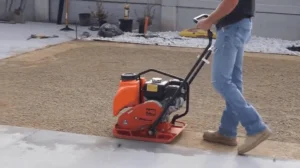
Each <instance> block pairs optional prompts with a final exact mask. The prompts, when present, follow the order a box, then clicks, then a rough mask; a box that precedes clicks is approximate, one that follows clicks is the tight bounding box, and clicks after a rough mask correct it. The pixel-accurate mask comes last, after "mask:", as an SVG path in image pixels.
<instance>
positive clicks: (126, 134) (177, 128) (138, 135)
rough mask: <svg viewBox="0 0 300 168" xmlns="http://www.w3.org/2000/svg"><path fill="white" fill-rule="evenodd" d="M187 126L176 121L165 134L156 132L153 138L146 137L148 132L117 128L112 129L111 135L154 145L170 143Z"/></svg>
mask: <svg viewBox="0 0 300 168" xmlns="http://www.w3.org/2000/svg"><path fill="white" fill-rule="evenodd" d="M186 126H187V124H186V123H184V122H180V121H176V122H175V124H174V125H172V126H171V128H170V129H169V130H168V131H166V132H159V131H158V132H157V133H156V135H155V136H150V135H148V130H143V131H131V130H126V129H119V128H117V126H115V127H114V129H113V135H114V136H115V137H116V138H120V139H131V140H138V141H147V142H156V143H171V142H172V141H173V140H174V139H175V138H176V137H177V136H178V135H179V134H180V133H181V132H182V131H183V130H184V129H185V127H186Z"/></svg>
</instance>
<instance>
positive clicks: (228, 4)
mask: <svg viewBox="0 0 300 168" xmlns="http://www.w3.org/2000/svg"><path fill="white" fill-rule="evenodd" d="M238 2H239V0H223V1H222V2H221V3H220V4H219V6H218V7H217V9H216V10H215V11H213V12H212V13H211V14H210V15H209V17H208V18H207V19H208V20H210V22H211V23H213V24H216V23H217V22H218V21H219V20H220V19H222V18H223V17H224V16H226V15H228V14H229V13H230V12H231V11H233V9H234V8H235V7H236V6H237V4H238Z"/></svg>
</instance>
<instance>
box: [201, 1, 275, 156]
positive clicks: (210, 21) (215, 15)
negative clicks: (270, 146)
mask: <svg viewBox="0 0 300 168" xmlns="http://www.w3.org/2000/svg"><path fill="white" fill-rule="evenodd" d="M254 13H255V0H223V1H222V2H220V4H219V5H218V7H217V8H216V9H215V10H214V11H213V12H212V13H211V14H210V15H209V17H207V18H205V19H201V20H200V21H199V22H198V24H197V28H199V29H202V30H209V29H210V28H211V27H212V25H215V26H216V30H217V39H216V41H215V44H214V47H213V62H212V85H213V87H214V88H215V90H216V91H217V92H218V93H219V94H220V95H221V96H222V97H223V99H224V100H225V104H226V107H225V109H224V111H223V114H222V117H221V123H220V126H219V128H218V129H217V130H215V131H213V130H208V131H206V132H204V134H203V139H204V140H206V141H209V142H213V143H220V144H223V145H229V146H237V138H236V137H237V127H238V124H239V122H240V123H241V125H242V126H243V127H244V128H245V130H246V132H247V135H246V138H245V142H244V143H243V144H242V145H240V146H238V154H244V153H246V152H248V151H250V150H252V149H254V148H255V147H257V146H258V145H259V144H260V143H262V142H263V141H265V140H266V139H268V138H269V136H270V135H271V134H272V131H271V129H270V128H269V127H268V126H267V125H266V124H265V123H264V121H263V119H262V117H261V116H260V114H259V113H258V111H257V110H256V109H255V107H254V106H253V105H252V104H250V103H249V102H247V100H245V98H244V96H243V59H244V58H243V57H244V46H245V44H246V43H247V42H248V41H249V39H250V37H251V30H252V18H253V17H254Z"/></svg>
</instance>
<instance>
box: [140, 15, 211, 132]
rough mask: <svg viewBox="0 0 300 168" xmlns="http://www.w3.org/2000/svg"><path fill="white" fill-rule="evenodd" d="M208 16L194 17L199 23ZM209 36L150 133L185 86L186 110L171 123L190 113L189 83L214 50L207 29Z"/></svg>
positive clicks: (208, 32)
mask: <svg viewBox="0 0 300 168" xmlns="http://www.w3.org/2000/svg"><path fill="white" fill-rule="evenodd" d="M207 17H208V15H207V14H202V15H199V16H196V17H195V18H194V19H193V21H194V22H195V23H198V21H199V20H200V19H202V18H207ZM207 36H208V39H209V43H208V45H207V46H206V48H205V49H204V51H203V53H202V54H201V55H200V56H199V57H198V59H197V61H196V63H195V64H194V66H193V67H192V69H191V70H190V72H189V73H188V74H187V76H186V77H185V78H184V79H183V81H182V80H181V81H182V83H181V84H180V86H179V88H178V89H177V90H176V92H175V93H174V95H173V96H172V97H171V99H170V100H169V101H168V102H167V104H166V105H165V107H164V110H163V112H162V113H161V114H160V116H159V117H158V119H156V120H155V121H154V123H153V124H152V125H151V126H150V129H149V132H148V134H149V135H155V132H156V127H157V126H158V124H159V123H160V122H161V120H162V118H164V117H165V116H166V115H167V111H168V109H169V107H170V105H171V104H172V102H173V101H174V100H175V99H176V97H177V94H178V93H179V92H180V91H181V90H182V88H183V87H185V88H186V89H187V99H186V111H185V112H184V113H183V114H180V115H178V114H176V115H175V116H174V117H173V119H172V121H171V123H172V124H174V123H175V121H176V120H177V119H179V118H181V117H183V116H185V115H186V114H187V113H188V111H189V90H190V89H189V85H190V84H191V83H192V81H193V80H194V78H195V77H196V76H197V74H198V72H199V71H200V69H201V68H202V67H203V65H204V63H208V61H207V59H208V57H209V56H210V54H211V52H212V50H211V49H210V47H211V45H212V38H213V33H212V32H211V30H208V31H207ZM149 71H153V70H147V71H144V72H142V73H140V74H139V75H141V74H145V73H147V72H149ZM156 72H159V71H156ZM159 73H162V72H159ZM168 76H171V75H168ZM177 79H179V78H177Z"/></svg>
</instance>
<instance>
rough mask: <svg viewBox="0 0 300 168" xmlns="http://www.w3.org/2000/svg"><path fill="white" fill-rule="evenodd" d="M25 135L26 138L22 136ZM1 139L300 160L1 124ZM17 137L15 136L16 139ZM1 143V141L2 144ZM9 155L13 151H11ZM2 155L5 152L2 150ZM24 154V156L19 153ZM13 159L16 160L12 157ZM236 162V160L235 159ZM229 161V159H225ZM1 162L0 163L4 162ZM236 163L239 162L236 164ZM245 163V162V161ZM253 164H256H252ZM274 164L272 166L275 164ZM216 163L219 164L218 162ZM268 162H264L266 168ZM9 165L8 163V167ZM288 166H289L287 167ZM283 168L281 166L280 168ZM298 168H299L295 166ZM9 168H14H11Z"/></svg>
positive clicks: (186, 154) (226, 156)
mask: <svg viewBox="0 0 300 168" xmlns="http://www.w3.org/2000/svg"><path fill="white" fill-rule="evenodd" d="M5 134H6V135H9V134H10V135H15V138H14V140H13V141H11V142H8V141H7V142H6V143H7V144H6V145H5V137H2V136H3V135H5ZM21 134H22V136H21ZM0 137H2V138H1V139H2V141H3V139H4V145H3V143H0V149H2V150H4V151H5V149H6V150H9V149H8V148H9V146H13V145H16V144H17V143H18V142H19V141H27V142H30V143H34V144H35V145H42V146H47V147H48V146H53V144H66V145H78V144H79V145H81V146H83V147H84V148H89V149H93V148H95V146H96V147H97V148H101V149H104V150H108V151H111V150H112V151H116V150H120V149H121V150H122V149H126V150H135V151H145V152H146V153H154V154H157V155H160V154H163V155H164V154H171V155H176V156H183V158H185V157H194V156H198V155H199V156H203V157H204V158H205V157H206V158H207V159H208V158H209V157H215V156H217V157H220V158H222V159H223V158H227V159H229V158H231V159H233V158H235V159H237V160H245V159H247V160H248V159H250V160H259V161H255V162H257V163H255V164H254V165H256V164H258V162H268V164H271V163H272V162H273V163H274V164H276V163H277V164H281V165H283V164H288V165H289V164H290V165H289V166H288V167H291V166H292V167H294V166H295V165H297V166H299V165H300V161H297V160H279V159H277V160H273V159H272V158H268V157H265V158H262V157H255V156H246V157H245V156H236V155H234V154H226V153H219V152H214V151H204V150H199V149H193V148H187V147H182V146H176V145H169V144H157V143H148V142H140V141H130V140H123V139H116V138H112V137H101V136H94V135H83V134H76V133H69V132H59V131H52V130H40V129H36V128H24V127H17V126H9V125H0ZM12 137H13V136H12ZM0 142H1V141H0ZM8 153H9V152H8ZM0 155H1V150H0ZM15 155H20V154H15ZM10 159H12V158H10ZM235 159H234V160H235ZM225 160H226V159H225ZM1 162H2V161H1V159H0V163H1ZM234 162H236V161H234ZM243 162H244V161H243ZM250 162H252V161H250ZM273 163H272V164H273ZM215 164H216V163H215ZM265 164H266V163H263V165H265ZM4 165H5V164H4ZM286 166H287V165H286ZM279 167H281V166H279ZM283 167H285V166H283ZM295 167H296V166H295ZM7 168H10V167H9V166H8V167H7Z"/></svg>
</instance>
